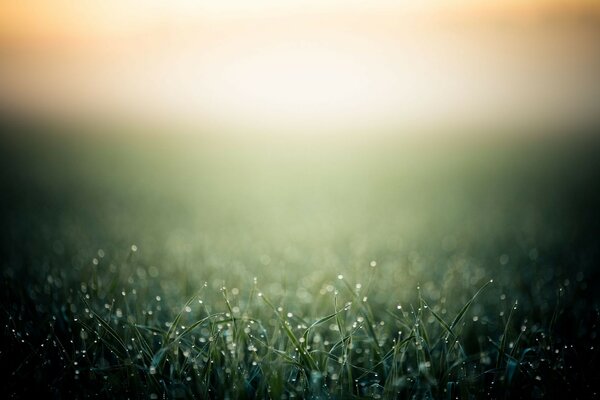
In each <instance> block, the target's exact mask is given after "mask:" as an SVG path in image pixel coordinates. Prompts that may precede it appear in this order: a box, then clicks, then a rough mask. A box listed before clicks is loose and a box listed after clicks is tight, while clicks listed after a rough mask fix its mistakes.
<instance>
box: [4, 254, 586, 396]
mask: <svg viewBox="0 0 600 400" xmlns="http://www.w3.org/2000/svg"><path fill="white" fill-rule="evenodd" d="M112 261H113V262H116V261H117V260H112ZM120 261H121V262H120V263H119V265H120V268H122V269H123V270H125V271H131V270H136V269H137V270H139V265H140V263H139V261H138V260H136V259H135V254H134V252H133V251H132V252H131V254H130V255H129V257H127V259H126V260H120ZM104 263H106V264H107V265H108V264H111V263H110V262H109V261H108V260H106V259H104V257H103V258H97V259H95V261H94V263H92V264H91V265H90V266H89V268H86V269H85V270H84V272H85V273H84V274H83V275H84V276H88V279H87V280H84V281H81V282H79V285H78V287H74V286H75V285H72V284H68V283H67V281H65V282H63V283H61V282H60V278H56V280H54V279H52V278H49V279H46V282H41V283H40V286H37V285H32V287H33V289H30V290H29V293H24V292H21V293H19V290H17V289H14V288H15V287H18V284H17V282H15V281H13V282H7V281H6V280H5V282H4V283H5V284H10V286H12V287H13V289H12V290H10V289H8V285H7V288H5V290H9V292H8V293H7V292H5V293H4V296H5V299H4V302H3V303H4V306H3V310H2V312H3V314H4V316H3V317H4V318H3V319H4V320H3V323H4V332H3V334H4V339H3V350H2V353H3V354H2V356H3V358H4V359H5V360H6V359H12V360H15V361H14V362H13V363H12V364H10V367H9V369H8V374H9V375H8V377H7V378H8V379H7V381H6V382H5V383H6V384H7V386H6V387H5V390H7V391H6V392H5V393H7V394H8V395H9V396H10V397H21V396H23V395H32V394H36V393H46V394H48V395H54V396H57V397H79V398H97V397H130V398H152V399H155V398H215V399H220V398H273V399H281V398H448V399H465V398H472V397H476V398H507V397H508V398H514V397H520V398H537V397H555V396H559V395H560V396H566V395H577V394H579V395H583V394H586V396H587V395H589V396H592V397H594V396H596V395H597V394H596V392H595V391H596V389H597V387H596V384H595V382H594V378H593V377H594V374H595V372H594V371H595V367H596V366H597V364H598V361H597V350H596V349H595V347H594V343H595V341H596V340H594V339H595V337H594V336H595V335H591V336H590V337H591V338H593V339H591V340H587V341H586V342H583V343H582V342H579V343H568V342H565V341H563V340H562V339H561V337H560V336H556V331H555V329H554V326H555V325H556V324H560V323H561V322H560V320H561V316H560V315H561V313H562V311H563V307H562V306H561V304H560V301H559V300H560V291H559V293H558V297H557V299H556V300H557V304H556V307H555V310H554V312H553V313H552V314H551V315H549V316H547V318H546V320H545V322H544V323H531V322H529V323H528V320H527V318H523V315H522V314H520V313H519V308H518V304H517V302H514V303H512V302H511V301H504V302H503V306H499V307H496V308H495V309H494V310H484V312H483V313H482V315H481V316H472V313H470V312H469V311H470V309H471V308H472V307H474V306H476V305H477V304H478V302H479V301H482V300H483V299H484V298H485V297H486V296H487V297H489V296H490V295H491V293H493V285H494V283H493V281H491V280H490V281H488V282H486V283H484V284H483V285H481V287H480V288H479V289H478V290H476V291H474V293H471V294H470V296H471V297H470V299H469V300H468V301H467V302H466V303H465V304H462V305H460V307H457V306H459V305H458V304H451V305H446V304H443V303H441V304H434V303H430V302H428V301H427V300H426V298H427V294H426V293H423V291H422V290H421V288H419V287H417V288H415V291H416V294H417V298H416V302H415V304H398V305H396V306H395V307H393V308H386V307H384V306H381V305H372V304H371V302H370V301H369V294H370V292H371V291H373V290H375V288H376V286H377V280H378V279H382V277H380V276H379V277H378V276H377V273H376V267H369V270H370V271H369V272H370V276H369V278H368V280H367V283H366V284H365V285H364V286H363V285H361V284H353V283H351V282H349V281H348V279H346V278H344V277H343V276H341V275H340V276H338V277H337V279H336V280H335V281H334V282H332V283H331V284H326V285H325V286H324V290H322V292H324V294H322V295H320V296H318V297H317V298H315V299H314V302H315V303H316V304H315V307H314V308H313V309H314V310H316V313H314V314H311V315H302V314H297V313H296V312H295V308H296V307H294V305H289V306H286V302H285V299H278V300H276V299H272V298H270V297H269V294H268V293H265V292H261V290H260V282H257V281H256V280H255V281H254V283H253V284H251V285H248V287H246V288H242V289H239V288H228V287H225V286H223V287H221V288H219V289H218V290H213V289H211V288H210V287H209V286H208V285H207V284H205V285H202V286H201V287H200V288H199V290H198V291H197V293H196V294H195V295H193V296H192V297H191V298H189V300H188V301H187V302H186V303H185V304H181V303H179V302H178V298H177V297H175V298H172V297H170V296H169V294H168V293H162V292H160V285H158V284H157V283H156V282H153V280H152V279H149V280H147V281H145V283H144V284H142V285H139V284H138V285H132V284H130V283H129V282H131V279H130V278H129V279H126V280H124V279H122V277H123V276H124V275H123V274H122V272H121V271H114V270H113V271H110V270H108V271H105V272H102V271H101V267H102V266H103V264H104ZM111 265H114V264H111ZM99 270H100V271H99ZM63 284H64V285H65V287H64V290H57V287H61V286H62V285H63ZM36 290H39V291H38V292H36ZM44 293H45V295H44ZM14 296H20V298H15V297H14ZM61 296H65V297H61ZM11 297H12V298H11ZM28 297H29V298H28ZM502 297H503V298H504V297H505V295H503V296H502ZM45 301H50V302H51V303H50V304H47V307H43V306H41V305H40V304H36V302H45ZM388 306H389V302H388ZM446 306H448V308H450V309H452V311H449V310H447V309H446ZM498 309H501V310H502V311H501V312H499V313H496V312H497V311H498ZM316 315H318V317H317V316H316ZM596 320H597V319H596ZM593 322H594V323H596V322H595V321H593ZM484 332H488V333H489V335H490V336H486V335H485V333H484ZM586 347H587V348H586ZM5 378H6V376H5Z"/></svg>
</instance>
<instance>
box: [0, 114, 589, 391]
mask: <svg viewBox="0 0 600 400" xmlns="http://www.w3.org/2000/svg"><path fill="white" fill-rule="evenodd" d="M85 129H86V128H83V127H80V128H78V127H74V126H73V127H69V129H63V128H61V127H58V126H50V125H49V126H43V127H40V126H35V124H29V125H25V124H21V123H19V124H16V123H8V122H6V123H3V126H2V136H1V141H0V190H1V193H2V194H1V198H0V218H1V219H0V220H1V221H2V223H1V232H0V238H1V240H0V262H1V264H2V269H1V271H2V272H1V277H0V279H1V280H0V285H1V287H0V289H1V290H0V299H1V301H0V315H1V316H0V318H1V322H2V339H1V341H0V343H1V344H0V349H1V352H0V364H1V365H2V370H3V372H2V374H1V375H2V378H0V382H1V386H2V393H3V394H4V396H6V398H26V397H29V398H31V396H43V397H52V398H150V399H159V398H160V399H162V398H200V399H209V398H212V399H252V398H261V399H262V398H265V399H291V398H312V399H346V398H375V399H378V398H417V399H420V398H435V399H471V398H498V399H504V398H567V397H570V398H597V397H598V390H599V386H598V381H597V371H598V370H599V365H598V364H599V360H598V345H599V344H598V334H597V332H598V323H599V313H598V312H599V311H598V305H599V299H600V296H599V295H598V289H599V286H598V284H599V276H598V268H597V263H598V260H599V259H600V252H599V250H600V247H599V240H600V236H599V233H600V232H599V230H598V223H599V222H600V220H599V216H600V212H599V211H598V205H599V204H600V202H599V200H600V187H598V182H600V158H599V157H598V156H600V146H599V144H598V143H597V139H595V138H594V136H595V135H594V134H593V132H592V134H589V132H583V133H579V132H572V134H562V132H561V133H560V134H556V135H554V134H545V135H538V136H536V135H524V134H521V133H522V132H508V133H506V134H502V133H498V132H495V133H493V134H492V133H489V132H483V133H481V132H475V133H471V134H456V135H447V136H435V135H430V136H427V135H424V136H423V137H422V138H420V139H417V138H415V137H412V136H410V138H409V137H408V136H407V137H404V136H402V135H393V134H390V135H384V134H381V135H374V134H373V135H369V134H361V135H358V134H357V135H348V136H325V137H317V136H310V135H307V136H305V137H286V136H285V134H282V135H273V136H269V135H263V136H260V135H254V136H252V135H247V136H235V135H216V134H204V135H195V136H192V135H187V136H186V135H175V134H171V135H169V134H158V133H148V132H139V133H132V132H128V134H120V133H118V131H113V132H111V133H106V132H104V134H98V133H97V132H87V131H85ZM66 130H68V131H69V132H65V131H66ZM87 130H88V131H90V130H91V129H89V127H88V129H87ZM42 131H43V132H42Z"/></svg>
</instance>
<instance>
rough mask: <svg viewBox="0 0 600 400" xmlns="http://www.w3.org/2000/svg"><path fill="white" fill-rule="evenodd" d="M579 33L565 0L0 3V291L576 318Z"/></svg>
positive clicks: (592, 112) (599, 13) (582, 248)
mask: <svg viewBox="0 0 600 400" xmlns="http://www.w3.org/2000/svg"><path fill="white" fill-rule="evenodd" d="M598 43H600V6H598V3H597V2H596V1H591V0H589V1H586V0H571V1H561V0H556V1H553V0H548V1H544V0H528V1H487V2H484V3H482V2H476V1H470V0H462V1H445V0H425V1H413V2H411V1H405V2H401V3H398V2H391V1H390V2H388V1H383V0H382V1H375V2H362V1H350V2H348V1H344V2H341V1H332V2H325V3H324V2H318V1H291V2H276V1H270V0H261V1H255V2H251V3H248V2H242V1H239V2H237V1H219V2H195V1H185V0H182V1H170V2H162V1H149V2H148V1H144V2H141V1H133V0H125V1H112V0H108V1H86V2H71V1H62V0H56V1H36V2H33V1H19V2H12V1H11V2H5V3H4V4H3V5H2V12H1V13H0V52H1V55H2V56H1V57H0V107H1V108H0V110H1V111H2V141H1V157H0V159H1V161H0V163H1V166H2V168H1V173H0V174H1V178H0V179H1V184H2V198H1V200H0V201H1V202H2V208H1V211H0V212H1V216H2V241H1V246H2V254H3V256H2V270H3V275H4V279H5V280H4V282H5V283H7V284H8V285H11V286H13V288H16V289H15V290H21V291H22V292H23V293H25V294H23V295H22V297H20V298H21V299H22V298H30V299H33V300H32V301H34V303H36V305H35V307H37V308H39V309H40V310H39V311H40V313H43V312H45V311H44V310H46V308H49V309H51V308H52V307H51V306H50V305H48V304H49V303H45V302H38V300H39V299H42V298H46V297H48V296H50V297H51V298H54V299H55V300H56V301H59V300H57V299H60V296H59V297H56V296H58V295H57V294H56V293H57V291H58V292H61V291H63V292H65V293H67V292H68V290H70V288H73V287H75V288H77V287H79V286H80V284H82V282H85V281H87V279H88V278H89V277H90V276H92V274H95V273H99V274H100V275H102V274H108V275H107V276H114V277H115V278H114V279H116V280H115V281H114V283H113V284H114V286H113V288H117V289H119V288H129V289H127V290H130V289H131V288H138V289H137V290H139V291H140V292H141V291H142V290H146V291H147V293H148V294H149V295H151V298H154V295H153V294H154V293H157V292H159V293H163V294H162V295H163V296H167V297H171V298H173V299H174V302H175V303H176V304H182V302H183V301H184V300H185V298H186V296H187V295H190V294H191V293H194V292H195V291H196V290H197V288H198V287H199V286H201V285H203V284H204V282H206V283H207V285H208V286H209V287H211V288H213V289H215V290H216V289H218V288H220V287H221V286H222V285H223V284H224V283H225V284H227V285H228V286H235V287H238V288H244V287H246V288H248V287H252V286H253V285H254V278H255V277H256V278H257V281H258V282H259V283H260V285H261V287H262V288H263V290H265V292H267V293H270V295H271V296H273V297H274V298H277V299H280V300H281V301H288V302H290V303H291V304H296V305H297V307H298V308H299V309H304V312H305V313H306V315H318V314H320V313H321V311H322V307H323V306H322V304H323V303H320V302H318V301H317V300H316V299H317V298H318V296H319V295H323V294H324V293H329V292H331V291H332V290H333V288H334V286H333V285H334V284H336V282H337V285H339V284H340V282H339V281H340V279H338V278H337V277H338V275H340V276H343V279H346V280H347V282H349V283H350V284H351V285H354V284H357V283H358V284H361V283H362V284H364V283H365V281H366V280H368V279H370V278H368V277H369V276H370V275H371V274H376V278H375V280H374V282H377V283H376V284H374V285H375V287H376V290H375V291H374V293H372V294H371V298H372V301H374V302H375V304H379V305H382V306H384V307H387V306H390V305H391V306H392V307H395V305H396V304H397V303H399V302H402V301H410V300H411V299H414V298H415V296H416V287H417V286H418V285H421V287H422V288H423V290H424V294H425V296H427V298H428V299H430V300H432V301H440V302H442V304H444V302H445V301H446V299H449V298H452V299H453V302H452V305H451V308H453V309H456V308H458V307H459V306H460V305H462V304H464V301H466V300H467V299H468V297H469V296H470V294H471V293H472V291H473V290H474V288H476V287H479V286H480V285H481V284H482V282H487V281H488V280H490V279H494V280H495V282H496V283H497V284H496V286H495V289H493V290H495V292H494V294H493V295H490V297H489V298H488V300H486V301H487V303H486V302H482V303H481V304H480V305H478V307H479V308H476V309H475V310H474V311H473V312H474V313H475V314H477V313H482V312H485V309H484V308H482V307H484V305H485V304H489V305H490V307H496V308H497V307H498V304H497V302H498V299H499V298H501V299H504V300H505V299H506V298H507V296H508V300H506V302H507V303H506V304H509V303H510V301H512V300H514V299H522V301H523V304H524V311H523V312H524V313H529V314H528V315H530V316H536V315H537V316H539V318H538V319H539V320H543V319H544V318H545V317H549V316H550V315H551V311H552V310H553V307H554V306H555V302H554V301H555V300H554V299H555V298H556V295H557V293H558V291H559V290H562V289H564V288H568V289H569V293H571V294H570V296H571V297H570V299H571V300H570V303H569V304H570V306H572V308H573V309H574V310H575V309H577V310H579V311H580V313H579V314H577V313H575V314H573V315H574V318H576V317H575V316H581V315H584V314H585V313H588V314H590V313H593V312H592V308H589V307H588V306H589V304H592V303H590V302H596V301H597V294H595V292H596V291H595V289H596V287H597V283H598V280H597V279H598V277H597V268H596V267H595V264H596V260H597V257H598V242H597V241H598V230H597V223H598V210H597V205H598V204H599V203H598V200H599V190H598V188H597V182H598V173H599V171H600V170H599V169H598V155H599V153H598V151H597V150H598V146H597V134H598V126H599V125H598V122H599V121H598V117H599V116H600V112H599V111H600V81H599V76H600V75H599V74H598V71H600V46H598ZM131 260H134V261H135V262H133V263H132V261H131ZM371 265H376V266H377V268H373V267H372V266H371ZM94 271H95V272H94ZM373 271H375V272H373ZM111 274H112V275H111ZM94 276H95V275H94ZM11 282H13V283H11ZM14 282H17V283H16V284H15V283H14ZM115 282H116V283H115ZM336 287H337V286H336ZM142 288H146V289H142ZM117 289H115V290H117ZM7 296H8V295H7ZM20 296H21V295H20ZM52 296H54V297H52ZM105 296H110V293H107V294H105ZM496 296H504V297H496ZM17 297H19V296H17ZM149 298H150V297H149ZM286 299H287V300H286ZM454 300H456V301H454ZM459 300H460V301H459ZM5 301H6V304H11V303H10V301H13V300H10V299H5ZM502 304H504V303H502ZM593 304H597V303H593ZM13 306H14V304H13ZM311 307H312V308H311ZM508 307H510V305H508ZM494 309H495V308H494ZM444 313H445V308H444ZM493 315H494V316H495V315H497V314H496V311H494V313H493ZM586 315H587V314H586ZM590 315H591V314H590ZM590 318H591V317H590ZM492 319H493V318H492V317H490V318H489V321H492ZM490 323H491V322H490ZM566 326H568V325H565V327H566ZM567 330H568V329H567ZM570 334H575V335H578V334H582V335H587V334H589V331H588V330H587V329H586V330H583V331H571V333H570Z"/></svg>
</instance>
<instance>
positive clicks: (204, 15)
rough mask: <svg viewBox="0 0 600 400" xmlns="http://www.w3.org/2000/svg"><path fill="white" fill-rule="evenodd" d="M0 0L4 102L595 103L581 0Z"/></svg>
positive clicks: (457, 109) (281, 105) (595, 5)
mask: <svg viewBox="0 0 600 400" xmlns="http://www.w3.org/2000/svg"><path fill="white" fill-rule="evenodd" d="M0 7H1V10H2V11H1V12H0V50H1V51H2V53H1V54H2V56H1V57H0V73H1V74H0V105H1V106H2V107H3V108H5V109H12V110H21V111H23V110H25V111H27V112H32V113H34V112H45V113H50V114H59V115H64V116H70V115H82V114H86V115H96V116H97V115H104V116H108V117H113V118H119V117H134V118H141V119H144V120H152V119H154V118H156V119H163V120H173V121H175V120H181V121H186V122H191V123H196V124H200V125H202V124H216V125H221V126H226V127H230V128H236V129H237V128H244V129H247V128H251V129H261V128H269V129H270V128H274V129H279V130H287V131H304V130H319V131H321V130H328V129H349V128H356V127H361V128H362V127H364V128H368V127H373V126H377V127H385V126H395V125H402V124H406V123H423V124H430V123H431V124H443V123H445V122H447V121H464V120H474V121H495V120H497V121H511V120H514V121H518V120H522V121H525V120H532V121H533V120H540V121H543V120H546V119H558V120H562V119H565V120H568V119H573V120H577V119H582V118H591V116H592V115H594V113H597V112H598V111H599V106H598V104H600V84H599V83H600V79H599V78H598V75H599V74H598V73H597V71H600V46H598V43H600V3H599V2H597V1H592V0H557V1H543V0H529V1H523V0H521V1H517V0H503V1H500V0H495V1H485V2H481V1H475V0H462V1H456V0H455V1H450V0H420V1H417V0H413V1H411V0H405V1H383V0H380V1H370V2H367V1H329V2H323V1H316V0H315V1H312V0H310V1H287V2H286V1H274V0H259V1H251V2H248V1H212V2H203V1H193V0H179V1H177V0H174V1H158V0H156V1H147V0H146V1H141V0H121V1H116V0H104V1H72V0H69V1H67V0H55V1H50V0H45V1H44V0H37V1H27V0H25V1H23V0H21V1H13V0H9V1H6V2H3V5H2V6H0Z"/></svg>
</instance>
